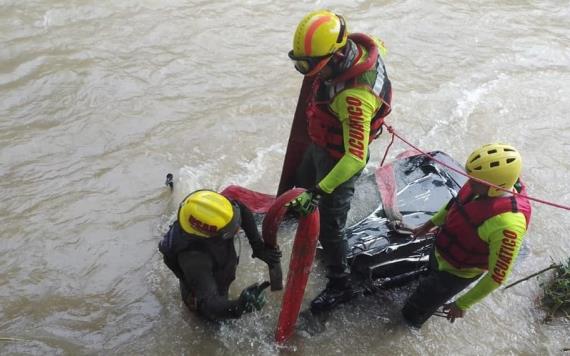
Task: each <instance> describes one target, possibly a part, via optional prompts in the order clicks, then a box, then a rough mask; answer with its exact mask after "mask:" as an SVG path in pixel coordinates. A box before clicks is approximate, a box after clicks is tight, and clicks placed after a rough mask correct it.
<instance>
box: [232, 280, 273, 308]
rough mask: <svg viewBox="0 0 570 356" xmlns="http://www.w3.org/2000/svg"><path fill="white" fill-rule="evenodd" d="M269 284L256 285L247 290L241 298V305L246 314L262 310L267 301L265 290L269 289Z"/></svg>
mask: <svg viewBox="0 0 570 356" xmlns="http://www.w3.org/2000/svg"><path fill="white" fill-rule="evenodd" d="M269 285H270V283H269V282H263V283H261V285H260V284H258V283H254V284H252V285H250V286H249V287H247V288H245V289H244V290H243V291H242V292H241V294H240V296H239V299H238V301H239V305H240V308H241V310H242V311H243V312H244V313H251V312H253V311H254V310H261V308H263V306H264V305H265V303H267V300H266V299H265V292H264V291H263V290H264V289H265V288H267V287H269Z"/></svg>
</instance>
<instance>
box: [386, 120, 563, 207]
mask: <svg viewBox="0 0 570 356" xmlns="http://www.w3.org/2000/svg"><path fill="white" fill-rule="evenodd" d="M384 126H386V129H387V130H388V132H390V133H391V134H392V142H393V141H394V136H396V137H397V138H399V139H400V140H402V141H403V142H404V143H406V144H407V145H408V146H410V147H412V148H413V149H414V150H416V151H418V152H420V153H421V154H423V155H425V156H427V157H429V158H430V159H431V160H433V161H434V162H437V163H439V164H441V165H442V166H444V167H446V168H449V169H451V170H452V171H454V172H456V173H459V174H461V175H462V176H465V177H467V178H469V179H473V180H474V181H477V182H479V183H482V184H486V185H488V186H490V187H493V188H495V189H498V190H502V191H504V192H507V193H511V194H514V195H519V196H521V197H524V198H527V199H528V200H533V201H536V202H539V203H542V204H546V205H550V206H553V207H555V208H560V209H565V210H569V211H570V206H566V205H562V204H557V203H552V202H549V201H546V200H543V199H538V198H533V197H530V196H528V195H525V194H520V193H517V192H513V191H510V190H508V189H505V188H503V187H499V186H498V185H495V184H493V183H490V182H487V181H485V180H482V179H479V178H476V177H472V176H470V175H468V174H467V173H465V172H463V171H461V170H459V169H457V168H455V167H452V166H450V165H448V164H446V163H444V162H441V161H440V160H438V159H436V158H434V157H432V156H431V155H430V154H429V153H426V152H424V151H422V150H421V149H419V148H418V147H416V146H414V145H413V144H411V143H410V142H408V141H407V140H406V139H404V138H403V137H402V136H400V135H398V133H397V132H396V130H394V129H393V128H392V126H389V125H386V124H384ZM392 142H390V145H388V148H390V146H391V145H392ZM387 153H388V149H386V153H385V154H384V158H386V154H387ZM382 162H384V160H382Z"/></svg>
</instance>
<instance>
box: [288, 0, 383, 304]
mask: <svg viewBox="0 0 570 356" xmlns="http://www.w3.org/2000/svg"><path fill="white" fill-rule="evenodd" d="M385 54H386V50H385V48H384V46H383V43H382V42H381V41H379V40H377V39H375V38H372V37H369V36H367V35H364V34H361V33H353V34H349V32H348V29H347V27H346V23H345V20H344V18H343V17H342V16H340V15H338V14H335V13H333V12H331V11H328V10H320V11H314V12H311V13H309V14H308V15H306V16H305V17H304V18H303V19H302V20H301V22H300V23H299V25H298V26H297V29H296V31H295V36H294V39H293V50H291V51H290V52H289V58H290V59H291V60H292V61H293V63H294V65H295V68H296V69H297V71H299V72H300V73H301V74H303V75H304V76H306V77H311V78H314V80H313V86H312V92H311V94H310V95H309V98H307V99H308V104H307V109H306V118H307V123H308V125H307V130H308V135H309V137H310V140H311V144H310V146H309V147H308V148H307V150H306V151H305V153H304V155H303V160H302V162H301V164H300V165H299V167H298V170H297V174H296V180H297V185H299V186H301V187H304V188H307V191H306V192H305V193H303V194H301V195H300V196H299V197H298V198H296V199H295V200H293V201H292V202H291V203H290V206H291V207H293V208H294V209H296V210H297V211H298V212H299V213H301V214H303V215H306V214H308V213H310V212H312V211H313V210H314V209H315V208H316V207H317V206H318V207H319V210H320V217H321V221H320V226H321V230H320V235H319V240H320V242H321V244H322V246H323V249H324V253H325V257H326V260H327V268H328V275H327V277H328V279H329V282H328V284H327V287H326V289H325V290H324V291H323V292H321V293H320V294H319V295H318V296H317V297H316V298H315V299H314V300H313V301H312V303H311V310H313V311H322V310H328V309H332V308H333V307H334V306H336V305H337V304H338V303H342V302H345V301H348V300H349V299H351V298H352V297H354V296H355V293H354V291H353V290H352V288H351V283H350V280H349V276H350V271H349V267H348V264H347V259H346V254H347V249H348V245H347V241H346V237H345V234H344V228H345V224H346V218H347V213H348V210H349V209H350V202H351V199H352V196H353V194H354V184H355V181H356V179H357V178H358V176H359V175H360V172H361V171H362V169H363V168H364V167H365V165H366V162H367V161H368V157H369V153H368V145H369V144H370V143H371V142H372V141H373V140H374V139H375V138H377V137H378V135H379V134H380V133H381V126H382V123H383V120H384V117H386V116H387V115H388V114H389V113H390V102H391V94H392V90H391V84H390V80H389V79H388V76H387V73H386V68H385V66H384V63H383V61H382V56H384V55H385Z"/></svg>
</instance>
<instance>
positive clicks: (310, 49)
mask: <svg viewBox="0 0 570 356" xmlns="http://www.w3.org/2000/svg"><path fill="white" fill-rule="evenodd" d="M347 39H348V30H347V28H346V24H345V21H344V18H343V17H342V16H340V15H337V14H335V13H334V12H331V11H329V10H318V11H313V12H311V13H309V14H307V15H306V16H305V17H303V19H302V20H301V22H299V25H297V30H296V31H295V36H294V37H293V50H291V51H290V52H289V58H291V59H292V60H293V61H294V62H295V68H297V70H298V71H299V72H301V73H302V74H305V75H312V74H314V73H316V72H318V70H320V69H322V68H323V67H324V66H325V65H326V64H327V62H328V61H329V60H330V58H331V56H332V54H334V53H335V52H336V51H338V50H339V49H341V48H343V47H344V46H345V45H346V41H347ZM317 66H318V69H317V70H316V69H315V68H316V67H317Z"/></svg>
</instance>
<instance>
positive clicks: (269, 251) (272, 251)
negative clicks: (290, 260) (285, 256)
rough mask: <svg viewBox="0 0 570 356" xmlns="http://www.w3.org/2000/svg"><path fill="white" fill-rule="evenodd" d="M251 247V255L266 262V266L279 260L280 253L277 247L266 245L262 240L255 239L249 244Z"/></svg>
mask: <svg viewBox="0 0 570 356" xmlns="http://www.w3.org/2000/svg"><path fill="white" fill-rule="evenodd" d="M251 249H252V250H253V255H252V257H255V258H259V259H260V260H262V261H263V262H265V263H267V265H268V266H273V265H274V264H277V263H279V262H281V256H282V253H281V251H280V250H279V248H278V247H276V248H273V247H269V246H266V245H265V244H264V243H263V241H261V240H257V241H255V242H254V243H252V244H251Z"/></svg>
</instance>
